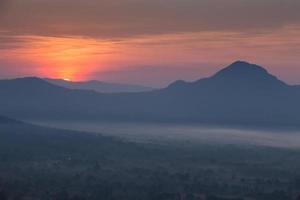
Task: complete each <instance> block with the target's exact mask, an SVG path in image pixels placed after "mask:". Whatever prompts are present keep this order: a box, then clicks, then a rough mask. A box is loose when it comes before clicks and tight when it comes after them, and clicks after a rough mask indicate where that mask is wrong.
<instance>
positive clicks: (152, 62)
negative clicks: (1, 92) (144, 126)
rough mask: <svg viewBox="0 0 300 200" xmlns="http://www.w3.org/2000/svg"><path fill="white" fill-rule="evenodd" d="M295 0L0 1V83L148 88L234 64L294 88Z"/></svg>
mask: <svg viewBox="0 0 300 200" xmlns="http://www.w3.org/2000/svg"><path fill="white" fill-rule="evenodd" d="M299 11H300V1H299V0H226V1H225V0H163V1H162V0H113V1H112V0H0V78H2V79H3V78H5V79H6V78H15V77H23V76H39V77H49V78H62V79H69V80H73V81H83V80H90V79H96V80H102V81H110V82H120V83H134V84H142V85H148V86H153V87H162V86H165V85H168V84H169V83H171V82H173V81H174V80H177V79H183V80H196V79H199V78H201V77H206V76H210V75H212V74H214V73H215V72H216V71H217V70H219V69H221V68H223V67H225V66H227V65H229V64H230V63H232V62H234V61H236V60H245V61H248V62H251V63H256V64H259V65H262V66H264V67H265V68H266V69H268V70H269V72H270V73H272V74H274V75H276V76H278V77H279V78H280V79H282V80H284V81H285V82H287V83H289V84H300V12H299Z"/></svg>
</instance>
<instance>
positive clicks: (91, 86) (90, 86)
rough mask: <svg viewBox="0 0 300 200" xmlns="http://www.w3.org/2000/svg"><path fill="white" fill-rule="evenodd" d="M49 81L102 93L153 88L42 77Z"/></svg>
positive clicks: (71, 87)
mask: <svg viewBox="0 0 300 200" xmlns="http://www.w3.org/2000/svg"><path fill="white" fill-rule="evenodd" d="M44 80H46V81H47V82H49V83H52V84H55V85H58V86H62V87H65V88H69V89H80V90H93V91H96V92H102V93H121V92H144V91H150V90H153V88H150V87H145V86H141V85H130V84H118V83H107V82H102V81H94V80H93V81H86V82H73V81H66V80H62V79H48V78H46V79H44Z"/></svg>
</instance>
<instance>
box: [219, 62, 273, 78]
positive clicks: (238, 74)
mask: <svg viewBox="0 0 300 200" xmlns="http://www.w3.org/2000/svg"><path fill="white" fill-rule="evenodd" d="M253 76H255V77H257V76H261V77H263V76H265V77H266V76H272V75H271V74H269V73H268V71H267V70H266V69H264V68H263V67H261V66H258V65H255V64H251V63H248V62H245V61H236V62H234V63H232V64H231V65H229V66H228V67H226V68H224V69H222V70H220V71H219V72H217V73H216V74H215V77H228V78H245V77H253Z"/></svg>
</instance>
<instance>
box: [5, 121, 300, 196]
mask: <svg viewBox="0 0 300 200" xmlns="http://www.w3.org/2000/svg"><path fill="white" fill-rule="evenodd" d="M299 153H300V151H298V150H287V149H278V148H269V147H254V146H247V147H245V146H244V147H242V146H233V145H207V144H198V145H195V144H191V143H183V142H182V143H178V144H164V145H162V144H160V145H158V144H135V143H129V142H125V141H119V140H116V139H113V138H108V137H102V136H96V135H90V134H84V133H74V132H70V131H62V130H54V129H46V128H39V127H33V126H30V125H24V124H14V125H0V200H28V199H29V200H31V199H32V200H38V199H41V200H48V199H49V200H53V199H54V200H90V199H91V200H93V199H95V200H99V199H103V200H120V199H122V200H247V199H248V200H251V199H255V200H294V199H300V198H299V197H298V195H299V194H300V156H299Z"/></svg>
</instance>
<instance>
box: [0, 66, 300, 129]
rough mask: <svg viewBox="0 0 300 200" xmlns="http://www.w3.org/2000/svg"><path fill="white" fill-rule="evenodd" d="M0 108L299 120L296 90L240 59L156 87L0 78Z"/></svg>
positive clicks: (61, 114)
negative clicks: (121, 89)
mask: <svg viewBox="0 0 300 200" xmlns="http://www.w3.org/2000/svg"><path fill="white" fill-rule="evenodd" d="M0 94H1V97H2V98H1V99H0V112H1V113H3V114H5V115H6V116H11V117H15V118H38V119H40V118H55V119H102V120H122V121H125V120H133V121H142V120H145V121H168V122H182V123H186V122H201V123H213V124H222V123H224V124H243V125H244V124H246V125H248V124H249V125H250V124H251V125H271V126H273V125H293V126H294V125H299V124H300V107H299V106H298V104H299V102H300V90H299V89H298V88H297V87H294V86H289V85H287V84H285V83H283V82H282V81H280V80H278V79H277V78H276V77H274V76H273V75H271V74H269V73H268V72H267V71H266V70H265V69H263V68H262V67H259V66H257V65H252V64H249V63H246V62H241V61H239V62H235V63H233V64H231V65H230V66H228V67H226V68H224V69H223V70H221V71H219V72H218V73H216V74H215V75H213V76H212V77H209V78H204V79H200V80H198V81H195V82H191V83H188V82H184V81H176V82H174V83H173V84H171V85H170V86H169V87H167V88H165V89H161V90H156V91H151V92H142V93H131V94H130V93H128V94H100V93H96V92H92V91H83V90H68V89H65V88H63V87H59V86H55V85H52V84H50V83H48V82H46V81H44V80H41V79H37V78H25V79H17V80H6V81H0Z"/></svg>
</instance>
